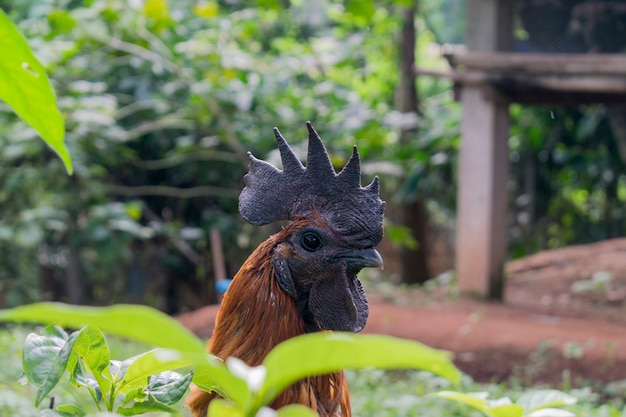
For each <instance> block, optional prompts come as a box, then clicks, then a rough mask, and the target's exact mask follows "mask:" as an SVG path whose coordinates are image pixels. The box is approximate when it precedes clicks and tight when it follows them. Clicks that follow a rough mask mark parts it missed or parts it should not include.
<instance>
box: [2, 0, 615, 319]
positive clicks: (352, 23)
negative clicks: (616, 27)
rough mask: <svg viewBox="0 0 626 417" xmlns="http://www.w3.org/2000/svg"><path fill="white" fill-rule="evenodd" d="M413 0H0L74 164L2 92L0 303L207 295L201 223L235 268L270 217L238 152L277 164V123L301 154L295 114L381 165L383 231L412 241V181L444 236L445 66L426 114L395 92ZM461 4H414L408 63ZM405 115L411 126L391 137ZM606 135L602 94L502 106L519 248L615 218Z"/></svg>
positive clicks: (460, 15) (454, 28)
mask: <svg viewBox="0 0 626 417" xmlns="http://www.w3.org/2000/svg"><path fill="white" fill-rule="evenodd" d="M410 3H411V2H410V1H406V0H359V1H353V0H345V1H341V0H316V1H302V0H290V1H287V0H275V1H271V0H258V1H256V2H246V1H240V0H230V1H208V0H202V1H195V0H193V1H192V0H169V1H165V0H135V1H130V2H128V1H122V0H54V1H53V0H42V1H38V2H30V1H26V0H4V1H0V7H2V9H3V10H4V11H5V12H6V13H7V15H8V16H9V17H10V19H11V20H12V21H13V22H15V23H16V25H17V26H18V28H19V29H20V30H21V31H22V33H23V34H24V35H25V37H26V39H27V41H28V42H29V44H30V46H31V48H32V49H33V50H34V52H35V55H36V56H37V57H38V59H39V60H40V61H41V62H42V63H43V65H44V66H45V67H46V69H47V71H48V73H49V75H50V78H51V80H52V83H53V88H54V90H55V92H56V94H57V98H58V105H59V107H60V109H61V112H62V115H63V117H64V119H65V124H66V143H67V146H68V148H69V150H70V153H71V155H72V159H73V162H74V171H75V173H74V175H73V176H72V177H68V176H66V175H65V173H64V170H63V166H62V164H61V163H60V162H59V160H58V159H56V158H55V157H54V155H53V154H52V153H51V152H48V151H47V150H46V147H45V145H44V144H43V143H42V142H41V141H39V140H38V139H37V137H36V134H35V132H34V131H33V130H32V129H31V128H29V127H28V126H27V125H26V124H25V123H23V122H21V121H20V120H19V119H18V118H17V117H16V116H15V115H14V114H13V113H12V112H11V111H10V109H9V108H8V107H7V106H5V105H3V104H0V161H1V163H0V204H1V206H0V207H2V210H0V276H1V277H2V279H1V280H0V305H1V306H14V305H19V304H23V303H26V302H30V301H36V300H42V299H43V300H61V301H70V302H76V303H95V304H105V303H106V304H109V303H114V302H141V303H146V304H149V305H152V306H155V307H157V308H160V309H162V310H165V311H167V312H170V313H173V312H180V311H184V310H185V309H191V308H197V307H200V306H202V305H204V304H206V303H207V302H210V301H213V300H214V298H213V297H214V295H215V294H214V290H213V282H214V277H213V264H212V257H211V242H210V230H211V229H217V230H219V231H220V232H221V235H222V240H223V246H224V252H225V257H226V259H227V274H228V275H232V274H234V272H235V271H236V270H237V268H238V266H239V265H240V263H241V262H242V261H243V259H245V257H246V256H247V255H248V254H249V253H250V251H251V250H252V249H253V248H254V247H255V246H256V244H258V243H259V242H260V241H261V240H263V239H264V238H265V237H266V236H267V235H268V234H269V233H271V232H272V228H271V226H268V227H264V228H255V227H252V226H250V225H248V224H246V223H245V222H243V221H242V220H241V219H240V217H239V215H238V214H237V195H238V193H239V191H240V189H241V188H242V186H243V182H242V177H243V174H244V173H245V172H246V165H247V157H246V152H247V151H248V150H251V151H252V152H253V153H254V154H255V155H256V156H258V157H263V158H266V159H269V160H270V161H273V162H275V163H278V162H279V158H278V157H277V154H276V152H275V150H274V138H273V135H272V131H271V129H272V127H273V126H279V127H280V128H281V131H282V132H283V133H284V134H285V136H286V137H287V140H288V141H290V143H292V144H293V145H295V146H294V148H295V149H296V151H297V152H301V153H303V151H304V149H302V147H301V146H300V145H299V144H300V143H301V142H302V141H303V139H304V137H305V129H304V122H305V121H306V120H311V121H312V122H313V123H314V125H315V126H316V129H317V130H318V131H319V132H320V135H321V136H322V138H324V140H325V142H326V143H327V145H328V148H329V150H330V152H331V156H332V159H333V161H336V164H337V166H338V167H339V166H342V164H343V163H344V162H345V161H346V160H347V158H348V157H349V153H350V152H351V148H352V145H353V144H354V143H356V144H358V146H359V150H360V152H361V155H362V160H363V167H362V170H363V175H364V182H365V181H367V182H369V181H370V180H371V178H372V177H373V175H376V174H378V175H381V176H382V177H383V181H382V183H383V187H384V189H383V197H384V198H385V199H386V200H387V201H388V202H389V204H388V210H387V214H388V223H387V225H388V230H389V232H390V233H388V236H389V237H390V238H392V240H395V241H396V243H398V244H401V245H409V246H414V247H415V246H416V245H417V246H418V245H419V244H420V243H419V242H416V241H415V239H413V237H412V236H411V234H410V231H407V230H406V229H403V226H402V224H398V223H397V221H396V218H395V213H394V212H395V211H396V210H394V207H395V206H397V205H399V204H401V203H402V202H407V201H413V200H415V199H418V198H420V199H423V200H424V201H427V203H428V204H427V206H428V208H429V209H430V211H431V214H432V216H431V221H432V222H433V223H434V226H432V225H431V227H433V228H435V229H436V230H438V231H439V232H444V233H449V235H448V234H446V236H452V233H451V231H452V230H453V228H454V219H455V215H454V212H455V207H456V201H455V195H456V175H457V173H456V162H457V153H458V148H459V120H460V112H459V105H458V103H456V102H455V101H454V99H453V95H452V91H451V88H450V84H449V82H448V81H446V80H438V79H434V78H430V77H420V79H419V80H418V90H419V97H420V112H421V113H420V114H419V115H416V114H401V113H399V112H397V111H395V110H394V107H395V103H394V100H395V96H396V91H395V89H396V87H397V83H398V62H397V61H398V58H397V48H398V42H397V40H398V32H399V29H400V25H401V18H400V17H401V10H402V8H403V7H405V6H407V5H409V4H410ZM464 8H465V2H463V1H456V0H423V1H421V2H420V9H419V12H418V15H417V16H416V23H417V30H418V38H417V49H418V54H417V61H418V64H419V65H420V66H423V67H429V68H439V69H445V68H446V65H447V64H446V63H445V61H444V60H442V59H441V57H440V48H439V46H440V45H441V44H443V43H446V42H462V41H463V39H464V35H463V34H464V30H465V28H464ZM407 129H409V130H411V131H413V132H414V137H413V138H410V140H408V141H401V140H400V136H401V132H402V131H406V130H407ZM613 136H614V135H613V134H612V132H611V129H610V128H609V122H608V119H607V117H606V112H603V109H602V108H595V107H594V108H592V107H589V108H578V109H573V110H567V109H549V108H535V109H531V108H528V107H521V106H514V107H513V108H512V127H511V139H510V147H511V153H510V158H511V162H512V174H513V175H512V179H511V190H512V192H511V207H512V209H513V210H512V217H511V218H512V228H511V235H510V242H511V254H512V256H522V255H524V254H527V253H531V252H534V251H537V250H540V249H543V248H546V247H556V246H562V245H566V244H570V243H579V242H587V241H591V240H598V239H602V238H605V237H610V236H616V235H619V234H621V233H623V232H624V230H623V228H624V226H623V224H624V222H623V215H622V214H621V212H622V210H621V209H620V208H621V205H623V202H624V199H626V177H624V175H623V174H622V172H623V165H624V162H623V161H622V160H621V159H620V158H619V156H618V153H617V152H615V147H616V145H615V139H614V137H613ZM437 227H440V228H439V229H437ZM444 233H440V235H443V234H444ZM448 239H452V237H449V238H448ZM387 271H388V272H389V273H393V272H394V271H393V270H392V269H389V268H388V269H387ZM218 278H221V277H218Z"/></svg>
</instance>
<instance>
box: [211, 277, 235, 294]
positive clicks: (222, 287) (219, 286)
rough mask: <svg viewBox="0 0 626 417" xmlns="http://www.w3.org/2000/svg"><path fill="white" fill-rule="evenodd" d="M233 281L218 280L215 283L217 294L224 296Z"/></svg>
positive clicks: (228, 279)
mask: <svg viewBox="0 0 626 417" xmlns="http://www.w3.org/2000/svg"><path fill="white" fill-rule="evenodd" d="M231 281H232V279H230V278H224V279H218V280H217V282H216V283H215V289H216V290H217V292H219V293H222V294H224V293H225V292H226V290H227V289H228V286H229V285H230V282H231Z"/></svg>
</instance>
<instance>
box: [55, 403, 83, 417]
mask: <svg viewBox="0 0 626 417" xmlns="http://www.w3.org/2000/svg"><path fill="white" fill-rule="evenodd" d="M57 410H58V411H61V412H63V413H69V414H71V415H73V416H76V417H85V416H86V415H87V413H86V412H85V410H83V409H82V408H80V407H79V406H77V405H75V404H61V405H59V406H58V407H57Z"/></svg>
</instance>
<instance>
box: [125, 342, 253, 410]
mask: <svg viewBox="0 0 626 417" xmlns="http://www.w3.org/2000/svg"><path fill="white" fill-rule="evenodd" d="M131 359H132V362H131V363H130V365H129V366H128V369H127V370H126V371H125V374H124V375H123V377H120V378H122V379H121V380H120V379H118V382H117V383H116V386H117V389H118V390H119V391H120V392H121V393H124V394H129V393H130V391H132V390H134V389H136V388H137V387H142V386H145V383H146V381H147V379H148V377H150V376H151V375H154V374H157V373H159V372H162V371H166V370H173V369H180V368H184V367H187V366H191V365H195V369H194V373H193V378H192V381H193V383H194V384H196V385H197V386H198V387H199V388H201V389H203V390H205V391H216V392H218V393H219V394H220V395H221V396H223V397H226V398H230V399H232V400H233V401H236V402H238V403H240V404H243V403H244V402H246V401H248V400H249V398H250V397H251V394H250V391H249V390H248V388H247V386H246V383H245V382H244V381H242V380H241V379H239V378H237V377H235V376H234V375H232V374H231V373H230V372H229V371H228V369H227V368H226V365H224V362H222V361H221V360H220V359H219V358H217V357H215V356H212V355H210V354H207V353H201V354H199V353H196V352H178V351H173V350H167V349H154V350H151V351H149V352H146V353H143V354H141V355H139V356H136V357H135V358H131ZM120 373H121V372H120Z"/></svg>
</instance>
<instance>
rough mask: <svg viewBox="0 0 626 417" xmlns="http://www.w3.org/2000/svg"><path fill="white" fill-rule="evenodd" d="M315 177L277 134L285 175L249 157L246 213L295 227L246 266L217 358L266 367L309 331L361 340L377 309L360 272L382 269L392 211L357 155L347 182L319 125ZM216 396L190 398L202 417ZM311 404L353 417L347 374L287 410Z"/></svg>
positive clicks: (217, 336)
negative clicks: (270, 357) (280, 347)
mask: <svg viewBox="0 0 626 417" xmlns="http://www.w3.org/2000/svg"><path fill="white" fill-rule="evenodd" d="M307 128H308V131H309V144H308V154H307V165H306V168H305V167H304V166H303V165H302V163H301V162H300V160H299V159H298V158H297V157H296V156H295V154H294V153H293V151H292V150H291V148H290V147H289V145H288V144H287V142H286V141H285V139H284V138H283V136H282V135H281V134H280V132H279V131H278V129H276V128H275V129H274V134H275V136H276V142H277V144H278V149H279V151H280V156H281V160H282V165H283V169H282V171H280V170H278V169H277V168H275V167H274V166H273V165H271V164H269V163H267V162H265V161H262V160H259V159H257V158H255V157H254V156H252V154H250V153H248V156H249V159H250V163H249V172H248V173H247V174H246V175H245V176H244V183H245V187H244V189H243V191H242V192H241V195H240V197H239V212H240V213H241V215H242V217H243V218H244V219H245V220H246V221H248V222H250V223H252V224H253V225H257V226H258V225H263V224H268V223H271V222H274V221H279V220H290V221H291V222H290V223H289V224H288V225H287V226H285V227H284V228H283V229H282V230H281V231H280V232H278V233H276V234H275V235H272V236H270V237H269V238H268V239H267V240H266V241H265V242H263V243H261V244H260V245H259V246H258V247H257V249H256V250H255V251H254V252H253V253H252V254H251V255H250V257H249V258H248V259H247V260H246V261H245V263H244V264H243V266H242V267H241V269H240V270H239V272H237V274H236V275H235V277H234V278H233V281H232V283H231V284H230V287H229V289H228V291H227V292H226V294H225V295H224V298H223V300H222V305H221V307H220V310H219V312H218V315H217V318H216V324H215V330H214V332H213V336H212V337H211V340H210V341H209V344H208V350H209V352H211V353H212V354H214V355H216V356H218V357H220V358H222V359H226V358H228V357H237V358H239V359H241V360H243V361H244V362H245V363H247V364H248V365H249V366H258V365H260V364H261V362H262V361H263V359H264V358H265V356H266V355H267V354H268V353H269V352H270V351H271V350H272V348H274V347H275V346H276V345H277V344H279V343H281V342H283V341H285V340H287V339H289V338H292V337H295V336H298V335H302V334H305V333H309V332H317V331H325V330H337V331H350V332H359V331H360V330H362V329H363V327H364V326H365V323H366V321H367V317H368V312H369V310H368V304H367V299H366V297H365V293H364V291H363V289H362V287H361V283H360V282H359V280H358V278H357V273H358V272H359V271H360V270H361V269H362V268H365V267H382V259H381V257H380V254H379V253H378V252H377V251H376V249H374V247H375V246H376V245H377V244H378V243H379V242H380V241H381V239H382V237H383V226H382V220H383V211H384V207H385V203H384V202H383V201H382V200H381V199H380V197H379V182H378V178H377V177H376V178H374V180H373V181H372V183H371V184H369V185H368V186H366V187H362V186H361V172H360V158H359V154H358V150H357V148H356V146H355V147H354V150H353V153H352V156H351V157H350V159H349V161H348V162H347V163H346V165H345V167H344V168H343V169H342V170H341V172H340V173H339V174H337V173H336V171H335V170H334V168H333V166H332V164H331V162H330V158H329V157H328V153H327V151H326V148H325V147H324V144H323V143H322V141H321V139H320V137H319V135H318V134H317V132H315V130H314V129H313V127H312V126H311V124H310V123H307ZM217 395H218V394H217V393H215V392H205V391H202V390H200V389H198V388H197V387H194V388H193V390H192V393H191V394H190V395H189V397H188V399H187V405H188V406H189V407H190V408H191V410H192V412H193V414H194V416H195V417H200V416H206V413H207V408H208V405H209V403H210V402H211V400H212V399H214V398H216V397H217ZM287 404H302V405H305V406H307V407H310V408H312V409H313V410H314V411H316V412H317V413H318V414H319V415H320V416H322V417H327V416H328V417H330V416H338V415H341V416H343V417H349V416H351V409H350V397H349V393H348V385H347V383H346V380H345V378H344V374H343V372H337V373H333V374H327V375H319V376H312V377H309V378H306V379H303V380H301V381H299V382H297V383H295V384H294V385H292V386H291V387H289V388H288V389H286V390H285V391H284V392H283V393H281V394H280V396H279V397H278V398H277V399H276V400H275V401H274V403H273V404H272V407H273V408H275V409H278V408H280V407H282V406H284V405H287Z"/></svg>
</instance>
